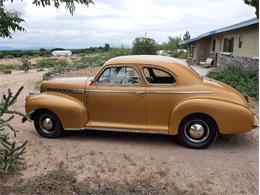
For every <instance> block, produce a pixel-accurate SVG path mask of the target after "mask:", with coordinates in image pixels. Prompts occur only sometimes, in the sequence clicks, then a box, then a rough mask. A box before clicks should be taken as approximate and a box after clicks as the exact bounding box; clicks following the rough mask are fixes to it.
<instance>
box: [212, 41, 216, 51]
mask: <svg viewBox="0 0 260 195" xmlns="http://www.w3.org/2000/svg"><path fill="white" fill-rule="evenodd" d="M215 50H216V39H214V40H213V41H212V51H215Z"/></svg>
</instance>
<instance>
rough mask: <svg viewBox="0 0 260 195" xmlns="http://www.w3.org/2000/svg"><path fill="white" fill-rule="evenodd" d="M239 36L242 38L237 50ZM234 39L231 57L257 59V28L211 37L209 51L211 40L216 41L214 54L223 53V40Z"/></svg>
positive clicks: (254, 26)
mask: <svg viewBox="0 0 260 195" xmlns="http://www.w3.org/2000/svg"><path fill="white" fill-rule="evenodd" d="M239 36H242V48H239V46H238V45H239ZM232 37H234V48H233V55H237V56H246V57H252V58H256V57H257V58H258V57H259V45H258V43H259V26H258V24H257V25H253V26H250V27H246V28H242V29H237V30H233V31H229V32H224V33H221V34H218V35H214V36H212V37H211V44H210V51H212V48H213V40H214V39H215V40H216V47H215V52H223V44H224V38H232Z"/></svg>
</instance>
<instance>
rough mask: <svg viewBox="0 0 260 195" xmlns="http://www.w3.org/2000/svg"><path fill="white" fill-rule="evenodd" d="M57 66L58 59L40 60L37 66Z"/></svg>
mask: <svg viewBox="0 0 260 195" xmlns="http://www.w3.org/2000/svg"><path fill="white" fill-rule="evenodd" d="M55 64H56V59H53V58H43V59H41V60H39V61H38V62H37V64H36V67H37V68H51V67H54V66H55Z"/></svg>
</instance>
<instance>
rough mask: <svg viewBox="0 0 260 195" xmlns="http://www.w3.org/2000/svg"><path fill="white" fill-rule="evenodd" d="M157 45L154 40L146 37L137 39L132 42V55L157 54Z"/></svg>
mask: <svg viewBox="0 0 260 195" xmlns="http://www.w3.org/2000/svg"><path fill="white" fill-rule="evenodd" d="M157 50H158V44H157V43H156V42H155V40H153V39H151V38H146V37H137V38H135V40H134V42H133V54H136V55H142V54H148V55H154V54H157Z"/></svg>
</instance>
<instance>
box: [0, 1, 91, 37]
mask: <svg viewBox="0 0 260 195" xmlns="http://www.w3.org/2000/svg"><path fill="white" fill-rule="evenodd" d="M6 1H8V0H0V37H3V38H12V35H11V33H12V32H15V31H25V29H24V28H23V27H22V25H21V23H23V22H24V20H23V19H22V18H21V17H20V16H19V14H18V13H17V12H16V11H8V10H6V9H5V7H4V2H6ZM11 2H13V0H11ZM32 3H33V4H34V5H35V6H42V7H46V6H54V7H56V8H59V7H60V6H61V5H63V4H65V7H66V9H68V10H69V12H70V13H71V14H72V15H73V13H74V12H75V4H82V5H86V6H89V4H93V3H94V2H93V0H32Z"/></svg>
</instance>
